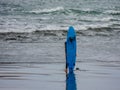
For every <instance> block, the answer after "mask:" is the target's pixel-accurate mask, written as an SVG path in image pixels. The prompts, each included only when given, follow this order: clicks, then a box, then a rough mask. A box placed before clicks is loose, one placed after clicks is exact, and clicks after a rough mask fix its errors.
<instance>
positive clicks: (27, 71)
mask: <svg viewBox="0 0 120 90" xmlns="http://www.w3.org/2000/svg"><path fill="white" fill-rule="evenodd" d="M49 38H50V37H49ZM49 38H48V37H45V41H44V40H43V41H39V40H38V41H36V42H33V41H31V40H30V41H29V39H28V40H27V41H17V40H7V41H4V40H2V41H1V42H0V90H35V89H42V90H48V89H51V90H69V87H70V84H71V81H72V82H74V84H73V87H72V88H74V89H75V90H90V89H91V90H120V86H119V83H120V46H119V45H120V41H119V39H120V38H119V36H118V37H115V36H114V37H112V36H111V37H106V36H105V37H101V36H79V37H77V41H78V43H77V46H78V48H77V63H76V67H77V68H79V69H80V70H75V71H74V74H69V75H68V76H67V78H66V74H65V72H64V68H65V54H64V41H65V39H64V38H63V39H61V40H57V39H56V38H55V39H53V40H49ZM52 38H53V37H52ZM68 77H69V78H68Z"/></svg>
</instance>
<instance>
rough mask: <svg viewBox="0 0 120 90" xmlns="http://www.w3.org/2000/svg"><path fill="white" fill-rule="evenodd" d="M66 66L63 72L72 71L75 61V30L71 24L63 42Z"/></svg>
mask: <svg viewBox="0 0 120 90" xmlns="http://www.w3.org/2000/svg"><path fill="white" fill-rule="evenodd" d="M65 54H66V67H65V72H66V73H67V71H68V69H69V72H73V69H74V67H75V62H76V32H75V30H74V28H73V27H72V26H70V27H69V29H68V33H67V40H66V42H65Z"/></svg>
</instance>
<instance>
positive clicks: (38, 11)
mask: <svg viewBox="0 0 120 90" xmlns="http://www.w3.org/2000/svg"><path fill="white" fill-rule="evenodd" d="M62 10H64V8H63V7H56V8H50V9H37V10H31V11H29V13H33V14H47V13H53V12H59V11H62Z"/></svg>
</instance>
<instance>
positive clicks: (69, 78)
mask: <svg viewBox="0 0 120 90" xmlns="http://www.w3.org/2000/svg"><path fill="white" fill-rule="evenodd" d="M66 90H77V85H76V78H75V74H74V72H69V73H68V74H66Z"/></svg>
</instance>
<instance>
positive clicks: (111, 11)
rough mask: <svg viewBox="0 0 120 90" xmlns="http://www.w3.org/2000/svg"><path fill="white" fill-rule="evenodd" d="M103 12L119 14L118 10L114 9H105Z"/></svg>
mask: <svg viewBox="0 0 120 90" xmlns="http://www.w3.org/2000/svg"><path fill="white" fill-rule="evenodd" d="M104 13H108V14H113V15H114V14H115V15H116V14H120V11H115V10H107V11H105V12H104Z"/></svg>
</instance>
